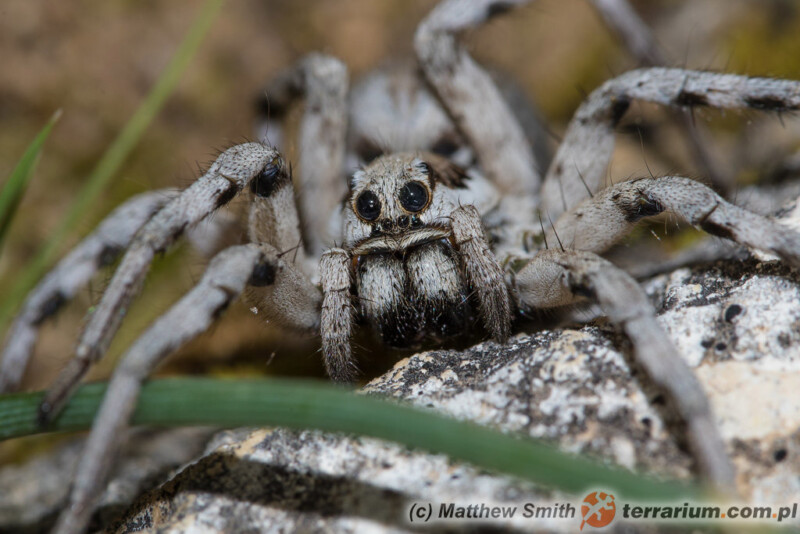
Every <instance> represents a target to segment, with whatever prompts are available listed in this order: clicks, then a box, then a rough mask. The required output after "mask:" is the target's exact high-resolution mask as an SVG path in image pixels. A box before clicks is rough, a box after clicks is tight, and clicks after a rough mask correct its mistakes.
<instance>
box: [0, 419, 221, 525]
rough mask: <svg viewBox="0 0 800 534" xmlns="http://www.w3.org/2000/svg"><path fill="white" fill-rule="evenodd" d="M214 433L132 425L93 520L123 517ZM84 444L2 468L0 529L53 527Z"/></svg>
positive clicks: (77, 442) (75, 441) (99, 522)
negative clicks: (139, 496) (143, 427)
mask: <svg viewBox="0 0 800 534" xmlns="http://www.w3.org/2000/svg"><path fill="white" fill-rule="evenodd" d="M211 435H212V431H211V430H210V429H208V428H179V429H171V430H161V431H154V430H147V429H141V428H140V429H133V430H131V431H130V433H129V438H128V440H126V443H125V445H124V446H123V450H122V451H121V453H120V461H119V462H118V463H117V465H116V467H115V469H114V472H113V474H112V479H111V482H110V483H109V484H108V487H107V488H106V490H105V492H104V493H103V496H102V497H101V499H100V502H99V505H98V509H97V511H96V512H95V514H94V517H93V520H92V525H93V526H94V527H95V528H100V527H101V525H105V524H107V523H108V522H109V521H111V520H112V519H114V518H115V517H119V515H120V513H122V512H123V511H124V510H125V508H126V507H128V506H130V503H131V502H132V501H133V500H134V499H135V498H136V496H137V495H139V494H140V493H141V492H143V491H146V490H148V489H151V488H153V487H154V486H155V485H157V484H159V483H161V482H162V481H163V480H165V479H166V478H167V477H169V476H170V475H171V474H172V471H173V470H175V469H176V468H178V467H181V466H182V465H183V464H185V463H186V462H188V461H190V460H192V459H193V458H196V457H197V456H198V454H200V453H201V452H202V451H203V447H204V445H205V443H206V442H207V441H208V439H209V436H211ZM83 444H84V439H83V438H72V439H69V440H67V441H65V442H62V443H60V444H59V445H57V446H55V447H54V448H53V449H52V450H51V451H49V452H48V453H47V454H42V455H38V456H36V457H34V458H33V459H31V460H29V461H27V462H24V463H23V464H21V465H9V466H4V467H3V468H2V469H0V488H2V490H1V491H0V532H13V533H15V534H22V533H34V532H48V531H49V530H50V528H51V527H52V526H53V524H54V523H55V520H56V517H57V515H58V512H59V510H60V509H61V507H62V506H64V501H65V499H66V498H67V491H68V490H69V486H70V481H71V480H72V477H73V473H74V470H75V465H76V464H77V462H78V457H79V455H80V454H81V452H82V451H83Z"/></svg>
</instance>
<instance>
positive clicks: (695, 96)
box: [675, 90, 708, 108]
mask: <svg viewBox="0 0 800 534" xmlns="http://www.w3.org/2000/svg"><path fill="white" fill-rule="evenodd" d="M675 104H677V105H679V106H687V107H692V108H693V107H700V106H707V105H708V97H707V96H706V95H704V94H702V93H693V92H691V91H686V90H682V91H681V92H680V93H678V96H677V97H676V98H675Z"/></svg>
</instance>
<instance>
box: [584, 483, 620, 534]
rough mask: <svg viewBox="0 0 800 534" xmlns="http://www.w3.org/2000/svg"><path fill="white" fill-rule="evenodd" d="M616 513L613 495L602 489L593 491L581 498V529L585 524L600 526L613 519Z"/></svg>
mask: <svg viewBox="0 0 800 534" xmlns="http://www.w3.org/2000/svg"><path fill="white" fill-rule="evenodd" d="M616 513H617V504H616V503H615V502H614V496H613V495H611V494H610V493H606V492H604V491H593V492H592V493H590V494H589V495H587V496H586V497H585V498H584V499H583V503H582V504H581V516H582V517H583V521H581V528H580V529H581V530H583V527H584V526H586V525H587V524H588V525H589V526H590V527H595V528H600V527H604V526H606V525H608V524H609V523H611V521H613V520H614V515H616Z"/></svg>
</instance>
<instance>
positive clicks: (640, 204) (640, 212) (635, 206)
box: [614, 195, 664, 223]
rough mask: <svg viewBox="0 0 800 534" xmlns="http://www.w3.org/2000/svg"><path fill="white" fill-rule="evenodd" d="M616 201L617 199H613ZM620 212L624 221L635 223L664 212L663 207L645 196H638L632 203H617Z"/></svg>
mask: <svg viewBox="0 0 800 534" xmlns="http://www.w3.org/2000/svg"><path fill="white" fill-rule="evenodd" d="M614 200H618V199H616V198H615V199H614ZM617 206H619V208H620V210H622V212H623V213H624V214H625V220H626V221H628V222H629V223H635V222H636V221H639V220H641V219H643V218H645V217H652V216H654V215H658V214H659V213H661V212H663V211H664V206H662V205H661V203H660V202H658V201H657V200H653V199H651V198H650V197H647V196H645V195H640V196H639V197H638V198H637V199H636V200H634V201H633V202H630V203H629V202H617Z"/></svg>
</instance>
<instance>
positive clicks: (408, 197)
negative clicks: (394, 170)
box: [399, 182, 429, 213]
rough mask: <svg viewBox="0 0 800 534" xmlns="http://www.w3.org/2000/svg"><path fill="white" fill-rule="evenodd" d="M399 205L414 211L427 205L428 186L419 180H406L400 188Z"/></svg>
mask: <svg viewBox="0 0 800 534" xmlns="http://www.w3.org/2000/svg"><path fill="white" fill-rule="evenodd" d="M399 198H400V205H401V206H403V208H404V209H405V210H407V211H410V212H412V213H415V212H417V211H420V210H422V208H424V207H425V206H427V205H428V199H429V195H428V188H426V187H425V186H424V185H422V184H421V183H419V182H408V183H407V184H406V185H404V186H403V188H402V189H401V190H400V195H399Z"/></svg>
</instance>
